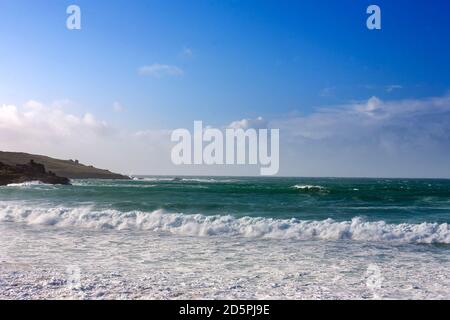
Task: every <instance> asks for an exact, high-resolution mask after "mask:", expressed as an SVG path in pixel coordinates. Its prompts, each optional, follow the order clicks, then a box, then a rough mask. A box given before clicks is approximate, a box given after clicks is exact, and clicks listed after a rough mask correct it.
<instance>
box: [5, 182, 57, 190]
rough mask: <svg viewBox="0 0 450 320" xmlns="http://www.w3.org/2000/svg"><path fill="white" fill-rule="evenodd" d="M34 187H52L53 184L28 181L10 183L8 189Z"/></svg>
mask: <svg viewBox="0 0 450 320" xmlns="http://www.w3.org/2000/svg"><path fill="white" fill-rule="evenodd" d="M33 186H52V185H51V184H47V183H43V182H41V181H27V182H22V183H10V184H8V185H7V187H19V188H20V187H33Z"/></svg>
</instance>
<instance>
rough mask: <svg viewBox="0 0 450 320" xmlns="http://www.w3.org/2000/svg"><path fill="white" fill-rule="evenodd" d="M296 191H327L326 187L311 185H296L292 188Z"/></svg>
mask: <svg viewBox="0 0 450 320" xmlns="http://www.w3.org/2000/svg"><path fill="white" fill-rule="evenodd" d="M292 188H294V189H299V190H313V191H314V190H325V187H322V186H316V185H310V184H296V185H295V186H292Z"/></svg>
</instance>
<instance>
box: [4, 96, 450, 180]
mask: <svg viewBox="0 0 450 320" xmlns="http://www.w3.org/2000/svg"><path fill="white" fill-rule="evenodd" d="M64 110H65V108H62V107H59V106H58V104H55V103H53V104H50V105H49V106H47V105H45V104H42V103H39V102H37V101H29V102H27V103H26V104H25V105H24V106H21V107H17V106H14V105H0V150H10V151H24V152H31V153H40V154H48V155H50V156H54V157H59V158H63V159H64V158H65V159H70V158H76V159H80V161H82V162H84V163H89V164H93V165H96V166H99V167H104V168H108V169H111V170H116V171H119V172H123V173H126V174H130V173H134V174H138V173H140V174H144V173H148V174H175V175H176V174H223V175H235V174H258V172H257V170H255V171H251V170H253V169H252V168H249V167H247V166H239V168H237V167H233V166H221V167H209V166H193V167H189V166H188V167H186V166H179V167H177V166H174V165H172V163H171V160H170V150H171V148H172V146H173V144H172V143H171V142H170V133H171V130H168V129H164V130H160V129H143V130H141V131H132V132H130V131H126V130H124V129H120V128H113V127H111V126H110V125H108V124H107V123H106V122H105V121H101V120H99V119H97V118H96V117H95V116H94V115H93V114H91V113H85V114H72V113H68V112H65V111H64ZM187 125H188V128H189V124H187ZM224 127H230V128H236V129H237V128H241V129H248V128H256V129H258V128H275V129H280V139H281V140H280V150H281V154H280V161H281V162H280V174H281V175H297V176H403V177H447V178H450V165H449V164H448V163H449V161H448V159H450V95H449V96H443V97H436V98H429V99H410V100H396V101H383V100H381V99H379V98H377V97H372V98H370V99H368V100H366V101H361V102H357V103H351V104H348V105H343V106H334V107H333V108H324V109H320V110H317V111H315V112H313V113H311V114H309V115H305V116H298V115H296V116H293V115H290V116H281V115H280V116H278V117H275V118H272V119H270V120H265V119H263V118H262V117H258V118H256V119H241V120H238V121H234V122H232V123H230V124H229V125H228V126H224ZM191 129H192V128H191Z"/></svg>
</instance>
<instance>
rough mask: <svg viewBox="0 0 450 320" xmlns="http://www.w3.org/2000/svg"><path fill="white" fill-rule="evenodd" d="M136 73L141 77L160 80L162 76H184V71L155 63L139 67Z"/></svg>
mask: <svg viewBox="0 0 450 320" xmlns="http://www.w3.org/2000/svg"><path fill="white" fill-rule="evenodd" d="M138 73H139V75H141V76H151V77H155V78H161V77H164V76H172V77H180V76H182V75H183V74H184V71H183V70H182V69H181V68H179V67H177V66H173V65H167V64H158V63H155V64H152V65H148V66H142V67H140V68H139V69H138Z"/></svg>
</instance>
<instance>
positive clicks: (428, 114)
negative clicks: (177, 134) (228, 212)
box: [0, 0, 450, 178]
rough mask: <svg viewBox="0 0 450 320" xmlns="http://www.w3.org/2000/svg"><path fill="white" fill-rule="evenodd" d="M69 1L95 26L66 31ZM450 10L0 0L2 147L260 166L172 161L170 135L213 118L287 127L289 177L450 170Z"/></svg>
mask: <svg viewBox="0 0 450 320" xmlns="http://www.w3.org/2000/svg"><path fill="white" fill-rule="evenodd" d="M71 4H75V5H78V6H79V7H80V9H81V30H68V29H67V28H66V19H67V18H68V14H67V13H66V8H67V7H68V6H69V5H71ZM371 4H376V5H378V6H379V7H380V8H381V21H382V22H381V23H382V28H381V30H369V29H368V28H367V27H366V20H367V18H368V14H367V13H366V9H367V7H368V6H369V5H371ZM449 14H450V2H448V1H433V2H432V3H430V2H429V1H424V0H418V1H414V2H412V1H406V0H396V1H381V0H375V1H365V0H341V1H329V0H315V1H308V0H305V1H280V0H278V1H264V0H260V1H256V0H255V1H251V0H247V1H240V0H210V1H206V0H192V1H186V0H171V1H144V0H136V1H122V0H115V1H106V0H88V1H82V0H81V1H76V0H71V1H65V0H35V1H31V0H28V1H24V0H14V1H13V0H0V46H1V49H2V50H1V52H2V53H1V55H0V74H1V75H2V76H1V77H0V150H7V151H24V152H33V153H39V154H47V155H50V156H54V157H59V158H63V159H72V158H77V159H79V160H80V161H81V162H83V163H87V164H93V165H96V166H99V167H103V168H108V169H111V170H115V171H119V172H122V173H126V174H162V175H166V174H174V175H181V174H208V175H255V174H258V172H259V170H258V167H255V166H174V165H173V164H172V162H171V160H170V151H171V148H172V147H173V143H171V141H170V133H171V131H172V130H174V129H176V128H188V129H191V130H192V129H193V122H194V121H195V120H202V121H203V122H204V123H205V125H209V126H213V127H217V128H226V127H229V126H230V125H233V126H235V125H236V124H240V125H241V126H242V127H243V128H251V127H258V128H261V127H267V128H277V129H279V130H280V171H279V174H280V175H287V176H289V175H292V176H349V177H352V176H360V177H440V178H450V164H449V162H450V161H448V159H450V157H449V156H450V59H449V58H448V57H450V41H449V35H450V19H448V15H449Z"/></svg>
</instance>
